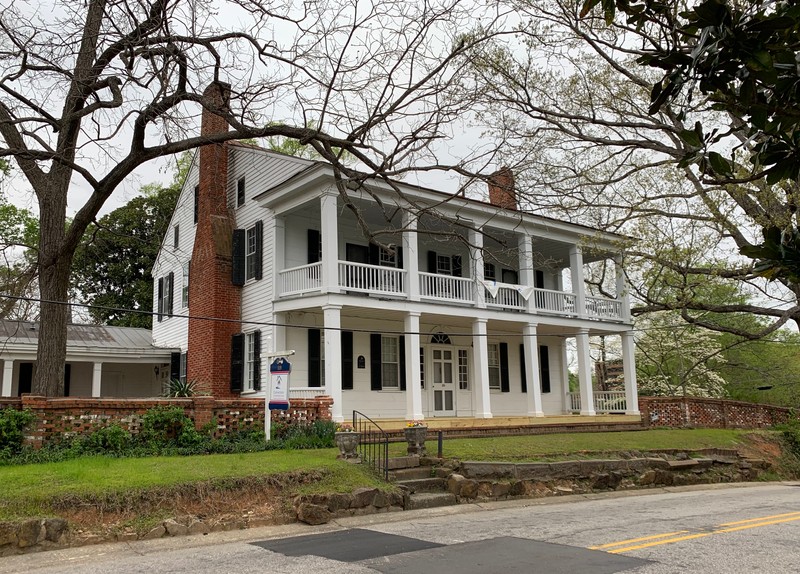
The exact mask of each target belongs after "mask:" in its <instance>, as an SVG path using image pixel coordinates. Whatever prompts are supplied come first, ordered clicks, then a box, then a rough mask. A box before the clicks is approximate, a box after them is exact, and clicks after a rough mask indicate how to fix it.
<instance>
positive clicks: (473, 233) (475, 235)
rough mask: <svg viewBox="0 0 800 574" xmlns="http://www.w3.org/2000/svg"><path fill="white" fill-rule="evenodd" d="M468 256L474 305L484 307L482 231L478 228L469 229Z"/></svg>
mask: <svg viewBox="0 0 800 574" xmlns="http://www.w3.org/2000/svg"><path fill="white" fill-rule="evenodd" d="M469 256H470V260H471V261H472V277H473V278H474V280H475V305H476V306H477V307H478V308H479V309H485V308H486V289H484V288H483V278H484V271H485V270H484V266H483V233H481V232H480V230H479V229H475V228H470V230H469Z"/></svg>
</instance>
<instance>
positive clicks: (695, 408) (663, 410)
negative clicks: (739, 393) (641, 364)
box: [639, 397, 793, 428]
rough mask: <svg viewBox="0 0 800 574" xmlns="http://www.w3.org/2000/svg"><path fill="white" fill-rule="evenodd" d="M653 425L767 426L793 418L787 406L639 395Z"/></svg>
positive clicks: (648, 423)
mask: <svg viewBox="0 0 800 574" xmlns="http://www.w3.org/2000/svg"><path fill="white" fill-rule="evenodd" d="M639 410H640V411H641V413H642V422H643V423H644V424H645V425H646V426H650V427H701V428H767V427H771V426H773V425H776V424H780V423H783V422H786V421H787V420H789V419H791V418H792V417H793V415H792V410H791V409H789V408H786V407H776V406H773V405H761V404H756V403H745V402H741V401H731V400H726V399H703V398H699V397H639Z"/></svg>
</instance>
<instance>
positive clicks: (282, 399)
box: [268, 357, 292, 411]
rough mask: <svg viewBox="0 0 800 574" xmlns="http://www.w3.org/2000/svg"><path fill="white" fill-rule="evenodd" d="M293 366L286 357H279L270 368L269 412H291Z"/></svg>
mask: <svg viewBox="0 0 800 574" xmlns="http://www.w3.org/2000/svg"><path fill="white" fill-rule="evenodd" d="M291 372H292V365H291V363H289V361H287V360H286V358H285V357H277V358H276V359H275V360H274V361H272V364H271V365H270V366H269V374H270V385H269V387H270V392H269V404H268V406H269V410H271V411H274V410H282V411H285V410H289V373H291Z"/></svg>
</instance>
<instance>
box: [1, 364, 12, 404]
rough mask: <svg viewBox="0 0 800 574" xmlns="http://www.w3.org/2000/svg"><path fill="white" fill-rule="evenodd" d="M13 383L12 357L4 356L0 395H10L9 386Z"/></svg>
mask: <svg viewBox="0 0 800 574" xmlns="http://www.w3.org/2000/svg"><path fill="white" fill-rule="evenodd" d="M13 384H14V359H12V358H10V357H6V358H4V359H3V387H2V393H0V394H2V396H4V397H10V396H11V386H12V385H13Z"/></svg>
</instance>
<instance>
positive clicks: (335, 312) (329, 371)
mask: <svg viewBox="0 0 800 574" xmlns="http://www.w3.org/2000/svg"><path fill="white" fill-rule="evenodd" d="M341 310H342V307H341V305H325V306H324V307H323V308H322V313H323V317H324V325H325V393H326V394H327V395H328V396H330V397H331V398H332V399H333V406H332V407H331V415H332V417H333V420H334V422H337V423H340V422H342V421H344V405H342V331H341V330H340V329H341V326H342V323H341Z"/></svg>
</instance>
